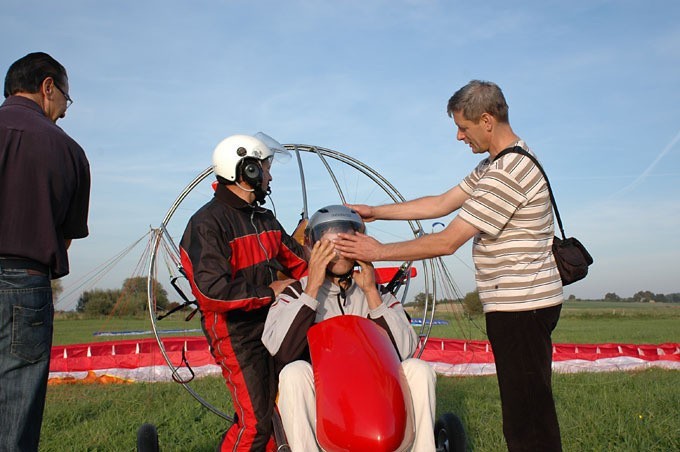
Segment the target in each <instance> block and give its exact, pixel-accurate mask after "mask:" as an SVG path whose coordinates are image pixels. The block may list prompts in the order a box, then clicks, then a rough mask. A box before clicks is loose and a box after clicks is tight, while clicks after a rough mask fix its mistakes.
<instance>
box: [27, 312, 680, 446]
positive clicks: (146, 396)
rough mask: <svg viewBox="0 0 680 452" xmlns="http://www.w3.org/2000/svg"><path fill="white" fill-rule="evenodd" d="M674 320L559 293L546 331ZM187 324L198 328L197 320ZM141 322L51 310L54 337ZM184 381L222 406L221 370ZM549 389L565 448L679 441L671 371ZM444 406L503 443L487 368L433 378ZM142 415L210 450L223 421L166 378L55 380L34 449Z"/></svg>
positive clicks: (595, 334) (97, 438)
mask: <svg viewBox="0 0 680 452" xmlns="http://www.w3.org/2000/svg"><path fill="white" fill-rule="evenodd" d="M437 317H438V318H446V319H449V320H451V321H452V322H451V324H450V325H449V326H442V327H435V328H434V329H433V332H432V335H433V336H435V337H467V338H473V339H475V338H476V339H484V338H485V337H484V334H483V329H484V320H483V318H477V319H473V320H472V321H470V320H462V321H460V322H457V321H455V319H456V317H457V316H455V315H454V314H453V313H452V312H451V311H450V310H449V311H447V310H446V309H444V308H443V309H442V310H441V311H440V312H439V313H438V314H437ZM679 320H680V307H676V306H668V305H649V304H645V305H632V304H629V303H620V304H611V303H608V304H604V303H601V302H597V303H594V302H568V303H567V304H565V307H564V310H563V315H562V318H561V320H560V323H559V325H558V327H557V329H556V331H555V333H554V340H555V342H576V343H602V342H634V343H663V342H680V329H679V328H678V325H679V324H680V322H679ZM163 322H167V323H163ZM163 322H161V323H162V325H161V328H164V329H166V328H167V329H174V328H185V327H187V326H186V325H185V323H184V322H183V321H181V320H164V321H163ZM188 328H198V322H196V323H194V322H192V323H191V324H189V325H188ZM147 329H149V322H148V320H145V319H122V320H121V319H103V320H68V319H58V320H57V321H56V324H55V344H68V343H80V342H91V341H94V340H112V339H115V338H111V337H97V338H95V337H93V336H92V333H93V332H94V331H102V330H107V331H120V330H147ZM199 334H200V333H199ZM192 385H193V387H194V389H195V390H196V391H197V392H199V394H201V395H202V396H204V397H205V398H207V399H208V400H210V401H214V403H216V404H217V405H218V406H219V407H220V408H222V409H223V410H224V411H225V412H227V413H230V412H231V406H230V402H229V400H228V399H229V397H228V395H227V392H226V389H225V387H224V383H223V381H222V379H221V378H219V377H207V378H204V379H201V380H198V381H196V382H195V383H192ZM554 392H555V400H556V404H557V409H558V415H559V419H560V425H561V429H562V438H563V444H564V450H565V451H671V450H673V451H675V450H680V409H679V408H678V407H680V372H678V371H665V370H659V369H652V370H647V371H642V372H612V373H583V374H577V375H566V374H556V375H555V376H554ZM446 411H452V412H455V413H457V414H458V415H459V416H460V417H461V418H462V420H463V423H464V424H465V427H466V430H467V433H468V439H469V443H470V448H471V449H472V450H475V451H502V450H505V449H504V442H503V438H502V432H501V414H500V401H499V396H498V389H497V386H496V380H495V377H493V376H491V377H463V378H452V377H440V378H439V379H438V382H437V413H438V415H439V414H441V413H443V412H446ZM144 422H152V423H154V424H156V425H157V426H158V429H159V434H160V441H161V447H162V450H166V451H213V450H215V447H216V444H217V441H218V439H219V437H220V436H221V434H222V433H223V431H224V430H225V428H226V423H225V421H223V420H222V419H221V418H219V417H217V416H216V415H214V414H212V413H210V412H209V411H208V410H206V409H205V408H203V407H202V406H201V405H200V404H199V403H198V402H196V401H194V399H193V398H192V397H191V396H190V395H189V394H188V393H187V392H186V391H185V390H184V389H182V388H181V387H180V386H179V385H177V384H175V383H153V384H141V383H140V384H131V385H116V386H54V387H50V388H49V389H48V395H47V405H46V410H45V419H44V423H43V435H42V440H41V450H43V451H66V450H68V451H109V450H110V451H132V450H134V449H135V432H136V430H137V428H138V427H139V425H141V424H142V423H144Z"/></svg>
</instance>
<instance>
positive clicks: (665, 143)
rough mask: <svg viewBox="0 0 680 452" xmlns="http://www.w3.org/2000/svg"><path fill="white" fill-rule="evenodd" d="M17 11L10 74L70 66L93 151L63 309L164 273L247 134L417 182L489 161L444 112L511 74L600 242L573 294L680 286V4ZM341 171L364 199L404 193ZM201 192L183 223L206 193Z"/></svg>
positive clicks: (285, 177)
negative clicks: (181, 198)
mask: <svg viewBox="0 0 680 452" xmlns="http://www.w3.org/2000/svg"><path fill="white" fill-rule="evenodd" d="M2 18H3V20H2V22H3V26H2V28H1V29H0V42H2V43H3V44H2V46H1V47H0V67H1V68H2V69H1V70H2V71H6V70H7V68H8V67H9V65H10V64H11V63H12V62H14V61H15V60H17V59H18V58H20V57H22V56H24V55H25V54H27V53H29V52H33V51H45V52H47V53H49V54H50V55H52V56H53V57H55V58H56V59H57V60H58V61H59V62H61V63H62V64H63V65H64V66H65V67H66V69H67V71H68V74H69V82H70V95H71V97H72V98H73V99H74V101H75V103H74V104H73V105H72V106H71V107H70V109H69V110H68V112H67V116H66V118H64V119H62V120H60V121H59V122H58V125H59V126H60V127H62V128H63V129H64V130H65V131H66V132H67V133H69V135H71V136H72V137H73V138H74V139H76V140H77V141H78V142H79V143H80V144H81V146H82V147H83V148H84V149H85V151H86V153H87V156H88V158H89V161H90V165H91V172H92V193H91V207H90V214H89V226H90V236H89V237H88V238H86V239H83V240H77V241H74V243H73V244H72V246H71V249H70V261H71V274H70V275H69V276H67V277H65V278H64V279H63V280H62V284H63V286H64V288H65V294H68V299H63V300H62V299H60V300H58V301H57V309H71V308H73V307H74V306H75V303H76V300H77V297H78V295H79V293H80V292H81V291H82V290H89V289H92V288H117V287H120V286H121V284H122V281H123V280H124V279H125V278H128V277H130V276H133V275H136V274H137V273H140V272H141V273H143V274H146V273H145V272H144V268H145V267H144V264H143V263H142V262H140V258H141V256H142V255H143V254H144V247H145V245H146V243H147V239H146V238H143V237H144V236H145V234H147V233H148V232H149V230H150V228H152V227H157V226H158V225H160V223H161V222H162V221H163V218H164V217H165V215H166V213H167V212H168V210H169V208H170V207H171V205H172V204H173V201H174V200H175V199H176V198H177V197H178V195H179V194H180V192H181V191H182V190H183V189H184V187H186V186H187V184H188V183H189V182H190V181H191V180H193V179H194V177H196V176H197V175H198V174H199V173H200V172H201V171H202V170H204V169H205V168H207V167H208V166H209V165H210V158H211V154H212V150H213V149H214V147H215V146H216V145H217V143H219V142H220V141H221V140H222V139H224V138H226V137H227V136H230V135H232V134H236V133H246V134H253V133H255V132H257V131H263V132H265V133H267V134H269V135H271V136H272V137H274V138H276V139H277V140H278V141H280V142H281V143H288V144H291V143H300V144H310V145H316V146H321V147H324V148H328V149H331V150H335V151H338V152H342V153H343V154H346V155H349V156H351V157H353V158H356V159H358V160H359V161H361V162H363V163H365V164H366V165H367V166H368V167H370V168H372V169H374V170H375V171H376V172H378V173H379V174H380V175H381V176H382V177H384V178H385V179H386V180H388V181H389V182H390V183H391V184H392V185H393V186H394V187H396V189H397V190H398V191H399V193H400V194H401V195H403V197H404V198H405V199H412V198H417V197H420V196H425V195H431V194H439V193H442V192H444V191H446V190H448V189H449V188H451V187H453V186H454V185H456V184H458V183H459V182H460V180H461V179H462V178H463V177H465V176H466V175H467V174H468V173H469V172H470V171H471V170H472V169H473V168H474V166H475V165H476V164H477V163H478V161H479V160H480V156H478V155H473V154H472V153H471V152H470V150H469V148H468V147H467V146H466V145H465V144H464V143H462V142H458V141H456V129H455V126H454V123H453V121H452V120H451V119H450V118H448V116H447V115H446V103H447V101H448V99H449V98H450V97H451V95H452V94H453V93H454V92H455V91H456V90H457V89H459V88H460V87H462V86H463V85H465V84H466V83H467V82H468V81H470V80H472V79H482V80H490V81H493V82H495V83H497V84H498V85H499V86H500V87H501V88H502V90H503V92H504V94H505V97H506V99H507V102H508V104H509V106H510V123H511V125H512V127H513V129H514V131H515V132H516V133H517V134H518V135H519V136H520V137H522V138H523V139H524V140H525V141H526V142H527V143H528V145H529V146H530V147H531V148H532V150H533V151H534V152H535V153H536V154H537V156H538V157H539V159H540V161H541V162H542V164H543V166H544V168H545V170H546V171H547V173H548V175H549V177H550V181H551V184H552V186H553V190H554V193H555V197H556V199H557V202H558V206H559V208H560V213H561V215H562V219H563V222H564V225H565V229H566V233H567V236H575V237H577V238H578V239H579V240H581V241H582V242H583V243H584V244H585V245H586V247H587V248H588V250H589V251H590V252H591V254H592V255H593V257H594V259H595V263H594V265H593V266H591V269H590V273H589V275H588V277H587V278H586V279H585V280H583V281H581V282H578V283H575V284H573V285H571V286H568V287H566V288H565V295H566V296H569V295H572V294H573V295H575V296H577V297H578V298H602V297H603V296H604V295H605V294H606V293H608V292H614V293H616V294H618V295H619V296H622V297H630V296H632V295H633V294H634V293H635V292H637V291H640V290H650V291H652V292H655V293H672V292H680V282H679V281H680V278H679V276H680V264H678V256H679V254H680V253H679V252H680V238H679V236H680V234H679V231H680V201H679V199H680V196H679V195H680V184H678V182H679V181H680V25H679V24H680V2H677V1H671V0H659V1H627V0H611V1H609V0H575V1H570V2H562V1H552V0H548V1H528V2H506V1H495V0H491V1H486V2H462V1H435V0H423V1H417V0H393V1H387V0H361V1H354V0H348V1H312V0H308V1H255V0H253V1H212V2H211V1H203V0H199V1H194V2H186V1H174V0H165V1H153V0H152V1H145V2H138V1H128V0H120V1H115V2H112V1H109V2H105V1H97V2H95V1H85V0H82V1H65V2H58V3H44V2H39V1H35V0H20V1H19V0H5V2H3V12H2ZM296 171H297V166H296V163H295V160H292V161H291V162H289V163H287V164H285V165H280V166H278V164H275V167H274V168H273V176H274V181H273V182H272V188H273V192H274V196H273V199H274V198H275V197H276V196H277V193H278V195H279V198H278V199H274V201H273V202H274V203H275V207H276V211H277V216H278V217H279V219H280V221H281V223H282V224H283V225H284V226H285V227H286V229H288V230H289V231H291V232H292V229H293V228H294V227H295V224H296V221H297V219H298V218H299V214H300V206H301V201H300V197H299V196H298V195H297V194H296V195H293V190H294V188H295V187H298V186H299V185H300V182H299V176H297V175H296V174H297V173H296ZM340 172H341V173H342V174H343V176H344V177H345V178H346V179H345V180H344V181H343V182H342V183H343V184H344V186H346V187H348V188H349V190H348V192H349V195H348V196H347V198H348V199H347V201H349V202H367V203H371V202H380V203H383V202H389V199H387V198H380V197H376V196H370V194H371V193H373V191H371V190H370V189H363V188H362V189H357V188H356V187H354V188H352V187H353V186H354V181H356V178H355V177H354V176H352V175H349V173H350V172H349V171H347V172H345V171H342V170H341V171H340ZM305 173H306V174H305V178H306V183H307V186H308V189H310V190H312V191H314V193H315V194H316V195H318V194H321V193H322V194H324V195H327V196H328V200H329V201H328V202H327V201H326V198H323V199H322V197H319V198H315V202H317V203H320V202H324V203H328V204H330V203H336V202H337V201H338V199H337V195H336V194H334V193H332V189H331V190H330V191H327V190H326V189H325V188H321V187H323V186H324V185H325V184H327V183H328V179H329V176H328V175H327V174H326V173H325V172H324V171H322V170H320V169H313V170H309V171H308V170H306V171H305ZM357 185H358V183H357ZM293 186H295V187H293ZM367 193H368V194H369V195H367ZM192 196H193V195H192ZM194 197H195V198H196V200H195V201H194V202H193V203H189V204H187V205H186V206H183V207H182V209H181V210H180V212H181V215H179V214H178V215H177V216H176V217H175V218H173V221H174V222H175V223H176V226H174V227H175V228H176V230H177V231H178V232H177V234H181V230H182V229H183V226H184V225H185V222H186V219H187V218H188V216H189V215H190V214H191V212H192V211H193V210H194V209H195V208H197V207H199V206H200V204H201V203H202V202H205V201H207V200H208V199H209V193H207V192H206V191H205V190H204V192H203V193H201V194H200V196H194ZM317 199H318V200H317ZM310 204H311V203H310ZM268 206H269V207H271V205H270V204H268ZM318 207H321V206H320V205H315V204H314V205H310V206H309V208H310V209H316V208H318ZM452 218H453V217H452V216H449V217H446V218H444V219H442V220H441V221H443V222H448V221H450V220H451V219H452ZM422 226H423V229H424V230H425V231H426V232H429V231H431V230H435V229H436V228H437V227H438V226H436V225H435V222H434V221H427V222H423V224H422ZM371 228H373V226H372V225H369V233H370V232H371V230H373V231H381V230H383V227H382V226H379V225H378V224H375V227H374V228H373V229H371ZM140 238H143V239H142V240H141V241H140V244H139V245H138V246H137V247H135V248H134V249H133V250H132V251H131V252H130V253H129V254H128V255H127V256H126V257H125V259H123V260H121V261H120V263H118V264H117V265H115V266H114V267H113V268H112V269H111V271H109V272H107V273H106V274H103V275H98V276H97V277H96V282H94V283H92V282H91V281H92V279H93V276H92V274H93V273H92V272H93V271H95V270H94V269H97V268H101V266H102V265H104V264H105V263H107V262H110V261H111V259H112V258H114V257H115V256H117V255H118V254H119V253H121V251H122V250H125V249H126V248H128V247H129V246H130V245H131V244H133V243H134V242H136V241H137V240H139V239H140ZM408 238H412V236H411V237H409V236H408V231H407V233H406V236H399V237H397V238H396V239H399V240H401V239H408ZM175 239H177V240H178V237H177V236H176V237H175ZM445 262H447V266H449V268H450V270H451V272H452V274H453V278H454V280H455V282H456V284H457V285H458V286H459V288H460V291H461V292H462V293H463V294H464V293H466V292H468V291H472V290H474V272H473V270H472V264H471V257H470V247H469V245H466V246H464V247H463V248H461V249H460V250H459V251H458V252H457V253H456V255H455V256H452V257H449V258H446V259H445ZM161 282H162V283H163V284H165V282H163V281H161ZM92 284H94V285H92Z"/></svg>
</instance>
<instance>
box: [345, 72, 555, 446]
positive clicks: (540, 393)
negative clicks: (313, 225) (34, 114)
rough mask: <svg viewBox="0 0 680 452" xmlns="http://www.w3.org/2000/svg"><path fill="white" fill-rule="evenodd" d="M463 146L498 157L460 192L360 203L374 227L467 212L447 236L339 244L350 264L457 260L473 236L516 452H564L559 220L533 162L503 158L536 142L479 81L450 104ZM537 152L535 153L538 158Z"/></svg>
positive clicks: (495, 90) (497, 94) (359, 238)
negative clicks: (557, 372)
mask: <svg viewBox="0 0 680 452" xmlns="http://www.w3.org/2000/svg"><path fill="white" fill-rule="evenodd" d="M447 112H448V114H449V116H451V117H452V118H453V120H454V122H455V124H456V126H457V129H458V132H457V136H456V138H457V139H458V140H459V141H463V142H465V143H466V144H468V145H469V146H470V149H471V150H472V152H473V153H475V154H485V153H488V157H486V158H485V159H484V160H482V161H481V162H480V163H479V165H478V166H477V168H475V170H474V171H473V172H472V173H471V174H470V175H469V176H467V177H466V178H465V179H464V180H463V181H462V182H461V183H460V184H459V185H457V186H455V187H453V188H452V189H450V190H448V191H447V192H445V193H443V194H441V195H437V196H426V197H423V198H418V199H415V200H412V201H407V202H404V203H398V204H389V205H383V206H366V205H352V206H350V207H352V208H353V209H355V210H356V211H357V212H358V213H359V214H360V215H361V216H362V218H363V219H364V220H365V221H373V220H378V219H384V220H416V219H420V220H422V219H432V218H439V217H443V216H445V215H448V214H450V213H452V212H454V211H456V210H458V209H460V211H459V213H458V215H457V216H456V217H455V218H454V219H453V221H451V223H450V224H449V225H448V226H447V227H446V228H445V229H444V230H443V231H441V232H438V233H433V234H429V235H426V236H423V237H419V238H417V239H414V240H410V241H405V242H399V243H390V244H382V243H380V242H378V241H377V240H375V239H373V238H371V237H368V236H365V235H362V234H355V235H344V234H341V235H340V238H339V239H338V240H337V241H336V242H335V246H336V249H337V250H338V251H339V252H340V253H341V254H342V255H343V256H345V257H348V258H352V259H358V260H365V261H393V260H417V259H427V258H433V257H438V256H444V255H449V254H453V253H454V252H455V251H456V250H458V248H459V247H460V246H461V245H463V244H464V243H465V242H467V241H468V240H469V239H471V238H473V251H472V254H473V259H474V262H475V268H476V271H475V278H476V281H477V288H478V291H479V298H480V300H481V302H482V304H483V306H484V313H485V315H486V330H487V335H488V337H489V340H490V342H491V346H492V349H493V352H494V358H495V363H496V374H497V377H498V385H499V388H500V394H501V404H502V410H503V433H504V435H505V439H506V443H507V446H508V450H511V451H538V450H540V451H559V450H561V448H562V447H561V440H560V431H559V425H558V421H557V414H556V412H555V403H554V401H553V397H552V385H551V376H552V375H551V366H552V341H551V333H552V331H553V329H554V328H555V326H556V325H557V321H558V319H559V315H560V310H561V306H562V283H561V280H560V276H559V273H558V270H557V267H556V266H555V260H554V258H553V255H552V251H551V244H552V239H553V235H554V234H553V228H554V224H553V215H552V208H551V203H550V196H549V193H548V187H547V184H546V181H545V179H544V178H543V177H542V175H541V173H540V171H539V169H538V168H537V167H536V165H534V163H533V162H531V160H530V159H529V158H527V157H525V156H523V155H520V154H517V153H506V154H505V155H503V156H501V157H500V158H498V159H496V156H498V155H499V154H500V153H501V152H502V151H503V150H505V149H507V148H512V147H515V146H519V147H521V148H523V149H525V150H526V151H529V149H528V147H527V145H526V143H525V142H524V141H523V140H521V139H520V138H519V137H518V136H517V135H516V134H515V133H514V132H513V130H512V127H511V126H510V123H509V121H508V105H507V103H506V101H505V98H504V96H503V93H502V91H501V90H500V88H499V87H498V86H497V85H495V84H494V83H491V82H484V81H479V80H473V81H471V82H470V83H468V84H467V85H465V86H464V87H463V88H461V89H460V90H458V91H457V92H456V93H455V94H454V95H453V96H452V97H451V99H450V100H449V103H448V106H447ZM529 152H530V151H529Z"/></svg>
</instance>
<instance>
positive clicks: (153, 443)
mask: <svg viewBox="0 0 680 452" xmlns="http://www.w3.org/2000/svg"><path fill="white" fill-rule="evenodd" d="M137 452H159V447H158V431H157V430H156V426H155V425H153V424H142V425H141V426H140V427H139V429H138V430H137Z"/></svg>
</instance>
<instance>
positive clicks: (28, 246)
mask: <svg viewBox="0 0 680 452" xmlns="http://www.w3.org/2000/svg"><path fill="white" fill-rule="evenodd" d="M89 202H90V165H89V163H88V161H87V157H86V156H85V152H84V151H83V149H82V148H81V147H80V146H79V145H78V143H76V142H75V141H74V140H73V139H72V138H71V137H69V136H68V135H67V134H66V133H65V132H64V131H63V130H62V129H61V128H60V127H58V126H57V125H56V124H54V123H53V122H52V121H50V120H49V118H47V116H45V114H44V113H43V111H42V109H41V108H40V106H39V105H38V104H37V103H35V102H33V101H32V100H30V99H26V98H24V97H18V96H10V97H9V98H7V99H6V100H5V102H4V103H3V104H2V106H0V256H5V257H7V256H16V257H23V258H27V259H32V260H34V261H37V262H40V263H42V264H45V265H47V266H49V267H50V269H51V272H52V277H53V278H59V277H61V276H64V275H66V274H68V272H69V266H68V255H67V253H66V244H65V240H68V239H78V238H82V237H86V236H87V235H88V228H87V214H88V208H89Z"/></svg>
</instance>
